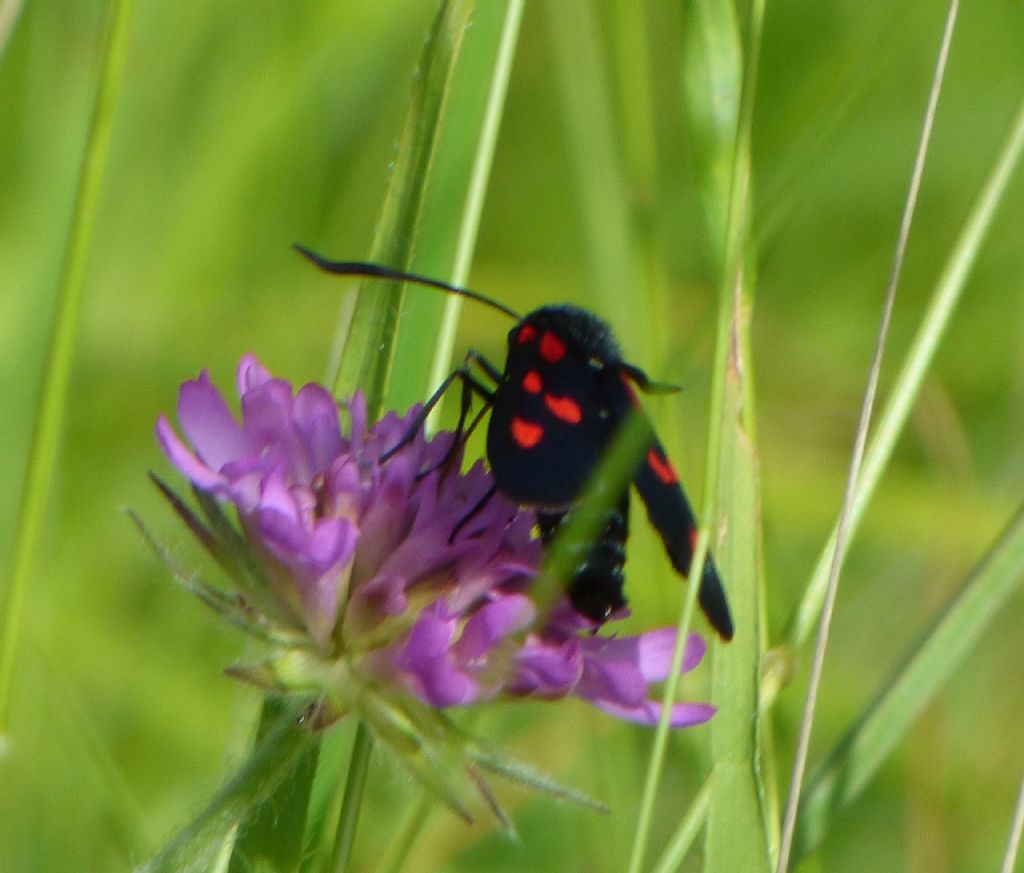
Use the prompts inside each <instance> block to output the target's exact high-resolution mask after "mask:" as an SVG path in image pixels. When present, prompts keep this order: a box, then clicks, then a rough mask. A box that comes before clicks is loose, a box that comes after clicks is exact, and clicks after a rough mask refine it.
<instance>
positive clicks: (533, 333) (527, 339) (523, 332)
mask: <svg viewBox="0 0 1024 873" xmlns="http://www.w3.org/2000/svg"><path fill="white" fill-rule="evenodd" d="M536 338H537V328H535V327H534V326H533V325H532V324H524V325H523V326H522V327H521V328H519V334H518V336H516V342H517V343H519V345H521V346H525V345H526V344H527V343H532V342H533V341H534V340H535V339H536Z"/></svg>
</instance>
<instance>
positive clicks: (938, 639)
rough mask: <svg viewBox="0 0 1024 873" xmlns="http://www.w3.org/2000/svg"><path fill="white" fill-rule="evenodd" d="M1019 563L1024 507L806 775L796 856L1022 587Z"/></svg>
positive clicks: (815, 840) (816, 840)
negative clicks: (834, 743)
mask: <svg viewBox="0 0 1024 873" xmlns="http://www.w3.org/2000/svg"><path fill="white" fill-rule="evenodd" d="M1022 567H1024V509H1022V510H1020V511H1019V512H1018V513H1017V515H1016V517H1015V518H1014V519H1013V520H1012V521H1011V523H1010V524H1009V526H1008V527H1007V529H1006V530H1005V531H1004V533H1003V534H1002V536H1001V537H1000V538H999V540H998V541H997V542H996V544H995V545H994V546H993V548H992V549H991V551H990V552H989V553H988V555H987V556H986V557H985V558H984V559H983V560H982V562H981V563H980V564H979V565H978V566H977V567H976V568H975V570H974V571H973V572H972V573H971V575H970V577H969V578H968V580H967V581H966V583H965V584H964V586H963V588H962V589H961V590H960V592H959V593H958V594H957V595H956V597H954V599H953V600H952V601H951V602H950V603H949V604H948V605H947V606H946V608H945V609H943V610H942V612H941V613H940V614H939V615H938V616H937V617H936V619H935V620H934V621H933V622H932V624H931V626H930V627H929V628H928V629H927V631H926V632H925V633H924V635H923V636H922V638H921V639H920V641H919V642H918V643H917V644H916V645H915V646H914V647H913V648H912V649H911V650H910V652H909V653H908V655H907V657H906V659H905V660H904V661H903V663H902V664H901V665H900V666H899V667H898V668H897V669H896V671H895V672H894V674H893V675H892V677H891V678H890V679H889V680H888V681H887V682H885V683H884V685H883V686H882V688H881V690H880V691H879V693H878V695H877V696H876V697H875V699H874V701H873V702H872V703H871V704H870V705H869V706H868V707H867V709H866V710H865V712H864V714H863V715H862V716H861V718H860V719H859V720H858V721H857V723H856V724H855V725H854V726H853V727H852V728H851V729H850V730H849V731H848V732H847V734H846V735H845V736H844V737H843V739H842V740H840V742H839V743H838V745H837V746H836V747H835V748H834V749H833V750H832V752H831V753H830V754H829V755H828V756H827V758H826V759H825V761H824V762H823V763H822V764H821V766H819V767H818V768H817V769H816V770H815V771H814V772H813V773H812V774H811V775H810V776H809V777H808V780H807V789H806V791H805V792H804V799H803V803H802V804H801V806H800V812H799V815H798V819H797V829H796V835H795V838H794V846H793V856H794V859H799V858H801V857H803V856H805V855H806V854H808V853H809V852H811V851H813V850H814V848H815V847H816V846H818V845H819V844H820V843H821V841H822V839H823V838H824V836H825V833H826V832H827V830H828V827H829V826H830V825H831V823H832V822H833V821H834V819H835V818H836V816H837V814H838V813H839V812H840V811H841V810H842V809H844V808H846V807H847V806H849V805H850V803H852V802H853V801H854V800H855V799H856V798H857V797H858V796H859V794H860V793H861V791H862V790H863V788H864V786H865V785H866V784H867V783H868V782H869V781H870V779H871V778H872V777H873V776H874V775H875V773H876V772H877V771H878V768H879V767H880V766H881V764H882V763H883V762H884V761H885V760H886V758H887V757H888V756H889V754H890V752H892V750H893V749H894V748H895V747H896V745H897V744H898V743H899V742H900V741H901V740H902V739H903V738H904V737H905V735H906V733H907V730H908V729H909V728H910V726H911V725H912V724H913V721H914V718H915V717H916V715H917V714H918V713H919V712H920V711H921V709H922V707H924V705H925V704H926V703H927V702H928V701H929V700H930V699H931V698H932V696H933V695H934V694H935V693H936V692H937V691H938V690H939V689H940V688H941V687H942V685H943V684H944V683H945V682H946V680H948V679H949V677H950V676H951V675H952V674H953V673H954V671H956V670H957V669H958V668H959V667H960V666H961V665H962V664H963V662H964V661H965V660H966V658H967V656H968V655H969V654H970V653H971V651H972V650H973V649H974V646H975V645H976V643H977V642H978V640H979V639H980V638H981V636H982V634H983V633H984V632H985V630H986V628H987V627H988V625H989V624H990V622H991V621H992V619H993V618H995V616H996V615H998V614H999V612H1000V611H1001V610H1002V609H1003V608H1004V607H1005V605H1006V603H1007V601H1008V599H1009V598H1010V597H1011V596H1012V595H1013V594H1014V593H1015V592H1017V591H1018V590H1019V587H1020V583H1021V577H1022V569H1021V568H1022Z"/></svg>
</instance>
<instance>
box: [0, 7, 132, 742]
mask: <svg viewBox="0 0 1024 873" xmlns="http://www.w3.org/2000/svg"><path fill="white" fill-rule="evenodd" d="M134 7H135V3H134V0H115V2H114V3H113V4H112V5H111V7H110V17H109V21H108V24H107V33H106V36H105V40H104V47H103V51H102V58H103V66H102V70H101V72H100V75H99V88H98V90H97V93H96V101H95V103H94V104H93V110H92V118H91V120H90V123H89V133H88V137H87V140H86V144H85V152H84V154H83V156H82V167H81V171H80V174H79V178H78V190H77V192H76V195H75V205H74V212H73V214H72V217H71V226H70V230H69V234H68V239H67V244H66V248H65V252H64V262H63V267H62V270H61V278H60V285H59V291H58V296H57V301H56V308H55V320H54V324H53V329H52V333H51V335H50V344H49V352H48V354H47V359H46V365H45V371H44V374H43V381H42V388H41V390H40V395H39V405H38V407H37V408H36V418H35V422H34V424H33V429H32V439H31V443H30V447H31V448H30V450H29V458H28V463H27V465H26V472H25V482H24V485H23V486H22V494H21V503H20V506H19V510H18V523H17V533H16V535H15V545H14V560H13V565H12V570H11V577H10V580H9V582H8V584H7V586H6V587H5V589H4V591H3V606H2V610H0V638H2V639H3V643H2V647H0V737H3V736H4V735H5V734H6V733H7V729H8V720H9V717H10V705H11V690H12V685H13V682H14V667H15V660H16V658H17V653H18V635H19V632H20V629H21V613H22V609H23V605H24V600H25V592H26V589H27V587H28V584H29V578H30V576H31V573H32V570H33V567H34V565H35V558H36V551H37V549H38V547H39V538H40V534H41V532H42V525H43V516H44V514H45V512H46V504H47V495H48V494H49V491H50V483H51V481H52V479H53V474H54V471H55V470H56V469H58V466H59V465H58V463H57V455H58V446H59V442H60V437H61V433H62V431H63V428H64V415H65V405H66V400H67V393H68V381H69V379H70V376H71V365H72V357H73V355H74V349H75V335H76V333H77V330H78V317H79V312H80V310H81V304H82V286H83V283H84V279H85V266H86V261H87V259H88V255H89V249H90V245H91V242H92V234H93V225H94V223H95V218H96V210H97V204H98V202H99V197H100V191H101V188H102V184H103V176H104V171H105V169H106V165H107V156H108V153H109V151H110V139H111V135H112V133H113V128H114V113H115V110H116V107H117V98H118V95H119V93H120V91H121V85H122V82H123V78H124V67H125V61H126V59H127V55H128V40H129V24H130V23H131V16H132V10H133V9H134Z"/></svg>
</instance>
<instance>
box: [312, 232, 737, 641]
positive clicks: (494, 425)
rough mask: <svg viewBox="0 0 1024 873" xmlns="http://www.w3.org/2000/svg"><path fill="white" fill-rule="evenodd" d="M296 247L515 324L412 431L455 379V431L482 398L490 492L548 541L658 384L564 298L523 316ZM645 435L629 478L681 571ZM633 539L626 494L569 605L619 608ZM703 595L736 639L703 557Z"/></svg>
mask: <svg viewBox="0 0 1024 873" xmlns="http://www.w3.org/2000/svg"><path fill="white" fill-rule="evenodd" d="M295 248H296V249H297V250H298V251H299V252H300V253H302V254H303V255H305V256H306V257H307V258H309V260H311V261H312V262H313V263H314V264H316V265H317V266H318V267H320V268H321V269H323V270H325V271H326V272H329V273H334V274H338V275H346V276H371V277H379V278H382V279H392V280H397V281H407V282H415V283H418V284H421V285H428V286H430V287H433V288H438V289H441V290H443V291H446V292H449V293H453V294H459V295H461V296H463V297H469V298H471V299H474V300H479V301H481V302H483V303H486V304H487V305H489V306H491V307H493V308H495V309H498V310H500V311H501V312H504V313H505V314H506V315H509V316H511V317H512V318H514V319H515V320H516V325H515V327H513V328H512V330H511V331H509V334H508V355H507V357H506V358H505V367H504V369H503V370H498V368H496V367H495V366H493V365H492V364H491V363H489V362H488V361H487V360H486V359H485V358H483V357H482V356H480V355H478V354H476V353H475V352H470V353H469V354H468V355H467V356H466V359H465V361H464V363H463V364H462V366H461V367H459V368H458V369H456V370H455V371H453V372H452V373H451V375H450V376H449V377H448V378H447V379H445V381H444V382H443V383H442V384H441V386H440V387H439V388H438V390H437V391H436V392H435V393H434V395H433V396H432V397H431V398H430V400H429V401H427V403H426V404H425V406H424V408H423V412H422V414H421V418H420V419H418V420H417V421H416V422H414V427H413V428H412V432H413V433H415V431H416V430H418V429H419V427H420V426H421V425H422V424H423V422H424V421H425V420H426V416H427V414H428V413H429V411H430V410H431V409H432V408H433V406H435V405H436V404H437V402H438V401H439V400H440V398H441V396H442V395H443V394H444V392H445V391H446V390H447V389H448V388H450V387H451V385H452V384H453V383H454V382H455V381H456V380H460V381H461V382H462V387H463V400H462V410H461V415H460V419H459V426H458V428H457V430H458V431H460V432H461V431H462V429H463V426H464V425H465V419H466V415H467V414H468V410H469V405H470V402H471V399H472V395H473V394H477V395H478V396H480V397H481V398H482V399H483V401H484V404H485V408H486V407H489V408H490V410H491V417H490V422H489V423H488V427H487V459H488V461H489V462H490V466H491V472H492V474H493V476H494V481H495V483H496V488H497V489H498V490H500V491H501V492H502V493H503V494H504V495H505V496H506V497H508V498H510V499H511V500H514V501H516V502H517V503H519V504H521V505H523V506H526V507H530V508H532V509H534V510H535V511H536V513H537V524H538V528H539V530H540V535H541V539H542V541H543V542H544V543H545V544H547V543H548V542H550V540H551V539H553V538H554V536H555V534H556V533H557V531H558V529H559V527H560V526H561V524H562V522H563V521H564V520H565V518H566V515H567V513H568V512H569V511H570V510H571V509H572V507H573V506H574V505H575V504H576V503H577V502H578V500H579V498H580V495H581V494H582V493H583V489H584V487H585V485H586V483H587V479H588V478H589V476H590V474H591V473H592V472H593V471H594V469H595V468H596V466H597V464H598V463H599V462H600V460H601V457H602V455H603V454H604V452H605V451H606V449H607V447H608V445H609V443H610V441H611V440H612V438H613V436H614V435H615V432H616V429H617V428H618V427H619V425H620V424H621V423H622V422H623V421H624V420H625V419H626V417H627V416H628V415H629V414H630V413H632V412H637V413H640V414H642V412H641V410H640V405H639V401H638V399H637V394H636V389H637V388H639V389H640V390H641V391H646V390H651V389H652V388H654V387H655V386H653V384H652V383H651V382H650V380H649V379H648V378H647V376H646V375H645V374H644V373H643V371H642V370H640V369H638V368H637V367H634V366H632V365H631V364H627V363H626V362H625V361H623V360H622V356H621V353H620V352H619V348H618V345H617V344H616V342H615V339H614V337H613V336H612V333H611V329H610V328H609V327H608V325H607V324H606V323H605V322H603V321H602V320H601V319H599V318H598V317H597V316H596V315H594V314H593V313H591V312H588V311H587V310H585V309H580V308H578V307H575V306H569V305H561V306H544V307H541V308H540V309H536V310H534V311H533V312H531V313H529V314H528V315H526V316H525V317H523V316H520V315H519V314H518V313H516V312H515V311H513V310H512V309H509V308H508V307H507V306H504V305H503V304H501V303H498V302H497V301H494V300H491V299H490V298H487V297H485V296H483V295H481V294H477V293H476V292H473V291H469V290H467V289H465V288H459V287H457V286H454V285H449V284H448V283H446V282H441V281H438V280H435V279H429V278H427V277H424V276H418V275H415V274H412V273H404V272H401V271H397V270H392V269H390V268H388V267H382V266H380V265H377V264H368V263H363V262H357V261H329V260H326V259H325V258H322V257H320V256H319V255H317V254H315V253H314V252H311V251H310V250H309V249H306V248H303V247H302V246H296V247H295ZM473 364H476V365H477V366H478V367H479V368H480V370H481V371H482V372H483V374H484V375H485V376H486V377H487V378H488V379H489V380H490V381H491V382H493V383H494V387H493V388H491V387H489V386H488V385H487V384H485V383H484V382H482V381H481V380H480V379H479V378H478V377H477V376H476V375H475V374H474V373H473V371H472V365H473ZM644 421H646V417H645V418H644ZM647 431H648V433H649V437H648V439H649V446H648V449H647V451H646V452H645V453H644V456H643V458H642V459H641V461H640V462H639V464H638V465H637V468H636V471H635V472H634V474H633V477H632V478H633V484H634V485H635V486H636V490H637V492H638V493H639V495H640V499H641V500H643V502H644V505H645V506H646V507H647V515H648V517H649V519H650V521H651V524H652V525H653V526H654V528H655V530H657V532H658V534H659V535H660V536H661V539H662V541H663V543H664V545H665V551H666V552H667V553H668V557H669V560H670V561H671V562H672V566H673V567H674V568H675V569H676V571H677V572H679V573H680V574H681V575H683V576H685V575H686V573H687V572H688V571H689V568H690V562H691V560H692V558H693V549H694V545H695V543H696V537H697V522H696V519H695V518H694V515H693V510H692V509H691V508H690V504H689V501H688V500H687V499H686V495H685V494H684V493H683V490H682V487H681V486H680V484H679V478H678V476H677V475H676V472H675V469H674V468H673V467H672V464H671V462H670V461H669V460H668V457H667V456H666V454H665V450H664V448H663V447H662V445H661V443H660V442H659V441H658V438H657V436H656V434H655V433H654V430H653V428H652V427H650V426H648V427H647ZM397 448H398V447H395V449H397ZM395 449H393V450H392V451H394V450H395ZM491 494H493V491H492V492H491ZM491 494H488V495H486V496H485V498H484V500H487V499H489V498H490V496H491ZM471 515H472V513H471V514H470V516H471ZM470 516H467V519H468V518H469V517H470ZM628 535H629V493H628V490H627V491H626V492H624V493H623V494H622V495H621V497H620V498H619V500H618V501H617V503H616V504H615V506H614V507H613V508H612V509H611V510H610V511H609V513H608V515H607V516H606V518H605V523H604V526H603V529H602V530H601V532H600V535H599V536H598V538H597V539H596V540H595V542H594V543H593V544H592V545H590V546H589V548H588V551H587V552H586V554H585V555H583V556H581V559H580V563H579V565H578V566H577V569H576V570H575V572H574V573H573V577H572V579H571V580H570V582H569V596H570V599H571V602H572V604H573V606H574V607H575V609H576V610H577V611H578V612H579V613H581V614H582V615H585V616H586V617H588V618H590V619H591V620H592V621H594V622H595V623H598V624H600V623H601V622H603V621H605V620H607V619H608V617H609V616H611V615H612V614H613V613H614V612H616V611H617V610H619V609H621V608H622V607H624V606H625V605H626V598H625V595H624V594H623V586H624V582H625V580H624V577H623V564H624V563H625V559H626V552H625V546H626V539H627V537H628ZM698 600H699V602H700V606H701V609H702V610H703V611H704V614H705V615H706V616H707V618H708V621H709V622H710V623H711V626H712V627H713V628H714V629H715V630H716V631H717V632H718V634H719V635H720V636H721V637H722V638H723V639H725V640H731V639H732V636H733V624H732V617H731V615H730V613H729V604H728V602H727V600H726V597H725V591H724V589H723V588H722V581H721V579H720V578H719V575H718V570H717V569H716V567H715V562H714V560H713V559H712V557H711V555H710V554H709V555H708V556H707V558H706V560H705V562H704V571H703V574H702V575H701V580H700V589H699V591H698Z"/></svg>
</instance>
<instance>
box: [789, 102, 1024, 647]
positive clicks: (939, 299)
mask: <svg viewBox="0 0 1024 873" xmlns="http://www.w3.org/2000/svg"><path fill="white" fill-rule="evenodd" d="M1022 150H1024V101H1022V102H1021V104H1020V105H1019V107H1018V109H1017V113H1016V116H1015V118H1014V121H1013V124H1012V125H1011V128H1010V131H1009V134H1008V136H1007V138H1006V141H1005V142H1004V144H1003V147H1002V149H1001V151H1000V153H999V156H998V157H997V159H996V162H995V164H994V165H993V168H992V171H991V173H990V174H989V176H988V178H987V179H986V181H985V184H984V185H983V186H982V189H981V193H980V194H979V196H978V199H977V201H976V202H975V204H974V206H973V207H972V209H971V211H970V213H968V216H967V221H966V222H965V224H964V227H963V230H962V231H961V232H960V236H959V238H958V239H957V241H956V243H955V244H954V246H953V249H952V250H951V252H950V256H949V258H948V259H947V261H946V263H945V266H944V267H943V270H942V274H941V275H940V277H939V281H938V283H937V284H936V287H935V291H934V293H933V295H932V299H931V302H930V303H929V305H928V310H927V312H926V313H925V315H924V318H923V319H922V321H921V326H920V327H919V328H918V331H917V333H916V335H915V336H914V340H913V342H912V343H911V346H910V349H909V351H908V352H907V355H906V358H905V359H904V362H903V365H902V367H901V369H900V372H899V375H898V376H897V378H896V382H895V385H894V386H893V389H892V392H891V394H890V396H889V398H888V400H887V401H886V404H885V407H884V409H883V410H882V414H881V415H880V416H879V419H878V424H877V425H876V428H875V432H874V434H873V435H872V437H871V439H870V440H869V442H868V447H867V451H866V452H865V455H864V465H863V467H862V468H861V472H860V476H859V478H858V480H857V489H856V492H855V494H854V497H853V502H852V504H851V506H850V514H849V519H850V536H851V538H852V537H853V535H854V533H855V532H856V530H857V528H858V526H859V524H860V521H861V519H862V518H863V516H864V511H865V509H867V506H868V503H870V501H871V498H872V497H873V496H874V492H875V488H876V487H877V486H878V483H879V481H880V480H881V478H882V473H883V472H884V471H885V468H886V466H887V465H888V463H889V459H890V458H891V457H892V453H893V449H894V448H895V446H896V441H897V440H898V439H899V436H900V434H901V433H902V431H903V427H904V425H905V424H906V422H907V418H908V416H909V415H910V410H911V409H912V408H913V405H914V401H915V400H916V399H917V396H918V394H919V393H920V390H921V384H922V382H923V381H924V376H925V374H926V373H927V372H928V368H929V367H930V366H931V362H932V360H933V359H934V357H935V353H936V351H937V350H938V346H939V342H940V341H941V339H942V337H943V336H944V335H945V332H946V328H947V327H948V326H949V323H950V319H951V318H952V316H953V313H954V312H955V311H956V307H957V305H958V304H959V302H960V296H961V294H962V292H963V290H964V286H965V285H966V283H967V278H968V276H969V275H970V272H971V268H972V267H973V266H974V262H975V260H976V259H977V256H978V251H979V249H980V248H981V244H982V242H984V240H985V236H986V234H987V233H988V230H989V227H990V226H991V224H992V219H993V218H994V216H995V212H996V208H997V207H998V206H999V204H1000V202H1001V201H1002V197H1003V194H1005V192H1006V188H1007V186H1008V185H1009V182H1010V178H1011V176H1012V174H1013V171H1014V170H1015V169H1016V166H1017V163H1018V162H1019V161H1020V157H1021V152H1022ZM847 542H849V540H848V541H847ZM835 547H836V531H835V529H833V531H832V534H831V536H830V537H829V539H828V542H827V543H826V544H825V548H824V549H823V551H822V553H821V555H820V557H819V558H818V563H817V564H816V565H815V568H814V571H813V573H812V574H811V580H810V582H809V583H808V586H807V588H806V590H805V592H804V596H803V598H802V600H801V602H800V605H799V606H798V607H797V609H796V611H795V612H794V615H793V617H792V619H791V620H790V624H789V630H788V632H787V633H786V641H787V643H788V644H789V645H790V646H793V647H799V646H801V645H802V644H803V643H804V642H805V641H806V640H807V638H808V637H809V636H810V634H811V632H812V631H813V629H814V626H815V623H816V621H817V618H818V615H819V614H820V612H821V607H822V603H823V602H824V597H825V589H826V586H827V584H828V575H829V567H830V566H831V562H832V553H833V552H834V551H835ZM840 557H842V556H840Z"/></svg>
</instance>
